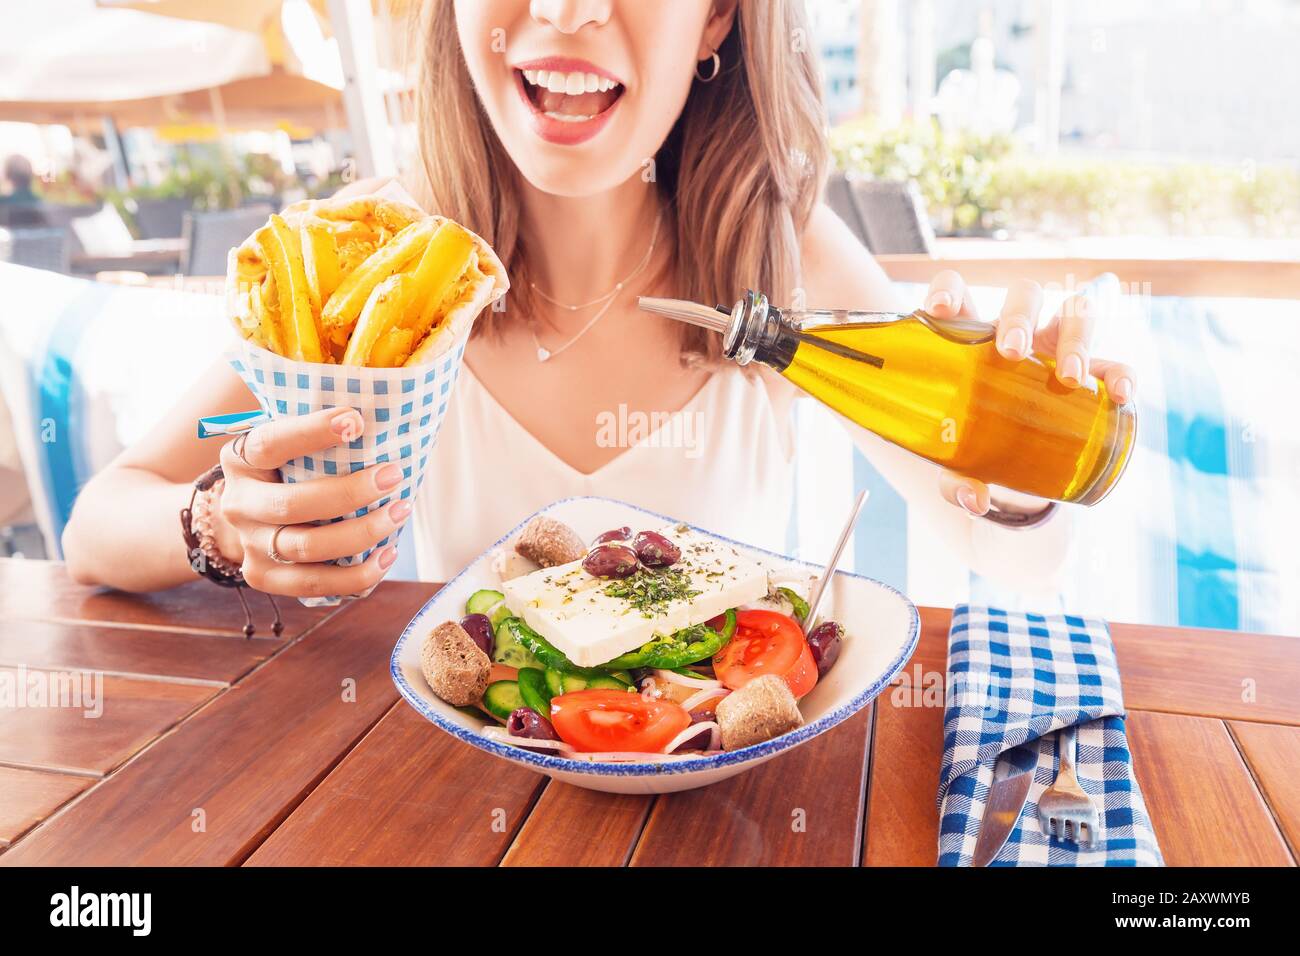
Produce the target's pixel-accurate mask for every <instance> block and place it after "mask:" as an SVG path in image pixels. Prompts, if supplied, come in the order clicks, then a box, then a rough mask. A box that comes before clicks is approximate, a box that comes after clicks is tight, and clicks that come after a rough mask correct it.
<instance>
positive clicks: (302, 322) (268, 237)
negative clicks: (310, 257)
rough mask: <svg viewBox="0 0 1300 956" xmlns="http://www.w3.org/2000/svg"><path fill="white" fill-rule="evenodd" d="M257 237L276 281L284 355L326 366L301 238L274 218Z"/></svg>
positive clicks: (287, 225)
mask: <svg viewBox="0 0 1300 956" xmlns="http://www.w3.org/2000/svg"><path fill="white" fill-rule="evenodd" d="M255 235H256V236H257V237H258V244H259V245H260V246H261V247H262V254H263V255H264V256H265V257H266V261H267V263H268V264H269V265H270V267H271V275H273V276H274V277H275V286H276V290H277V293H278V298H279V306H280V320H281V323H282V325H283V328H284V333H285V335H284V339H285V345H286V347H287V352H285V353H283V354H285V356H286V357H287V358H291V359H296V360H297V361H300V362H323V361H324V360H325V355H324V353H323V352H322V350H321V343H320V336H319V334H318V333H317V331H316V319H315V317H314V316H313V315H312V310H311V299H310V298H309V296H308V293H307V272H306V268H305V267H304V266H303V261H302V246H301V245H300V243H299V241H298V234H297V233H296V232H294V231H293V230H292V229H290V228H289V224H288V223H286V222H285V221H284V219H283V218H281V217H280V216H276V215H272V216H271V220H270V222H269V223H267V225H265V226H263V227H262V228H261V229H259V230H258V231H257V232H256V233H255Z"/></svg>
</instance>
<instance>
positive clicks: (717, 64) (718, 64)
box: [695, 50, 722, 83]
mask: <svg viewBox="0 0 1300 956" xmlns="http://www.w3.org/2000/svg"><path fill="white" fill-rule="evenodd" d="M712 59H713V72H712V73H710V74H709V75H708V76H702V75H700V63H703V62H705V61H704V60H700V63H696V64H695V78H696V79H697V80H699V81H700V82H701V83H712V82H713V81H714V80H716V79H717V78H718V74H719V73H720V72H722V58H721V57H719V56H718V51H717V50H714V51H713V57H712Z"/></svg>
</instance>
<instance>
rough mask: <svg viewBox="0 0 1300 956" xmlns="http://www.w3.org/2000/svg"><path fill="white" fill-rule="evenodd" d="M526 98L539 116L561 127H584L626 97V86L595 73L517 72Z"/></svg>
mask: <svg viewBox="0 0 1300 956" xmlns="http://www.w3.org/2000/svg"><path fill="white" fill-rule="evenodd" d="M515 73H516V75H517V76H519V78H520V80H521V83H522V88H523V91H524V95H525V97H527V99H528V102H529V103H530V104H531V105H532V107H533V109H535V110H536V111H537V112H538V113H540V114H542V115H543V116H546V117H547V118H549V119H553V120H556V121H558V122H561V123H585V122H587V121H589V120H593V119H595V118H596V117H598V116H600V115H601V114H603V113H605V112H606V111H608V110H609V109H610V107H612V106H613V105H614V104H615V103H616V102H618V99H619V97H620V96H622V95H623V85H622V84H621V83H617V82H615V81H614V80H611V79H609V78H608V77H604V76H598V75H597V74H595V73H583V72H569V73H564V72H560V71H558V70H515Z"/></svg>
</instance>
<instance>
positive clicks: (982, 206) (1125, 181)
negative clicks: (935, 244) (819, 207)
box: [831, 121, 1300, 237]
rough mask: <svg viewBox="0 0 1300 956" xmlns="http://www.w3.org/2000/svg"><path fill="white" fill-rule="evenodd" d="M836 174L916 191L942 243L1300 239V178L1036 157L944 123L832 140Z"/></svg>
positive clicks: (842, 132)
mask: <svg viewBox="0 0 1300 956" xmlns="http://www.w3.org/2000/svg"><path fill="white" fill-rule="evenodd" d="M831 146H832V152H833V155H834V159H835V162H836V165H837V166H838V167H839V168H840V169H841V170H843V171H845V172H847V173H850V174H853V175H858V176H867V177H870V178H873V179H885V180H909V179H910V180H913V181H915V182H916V184H917V186H918V188H919V189H920V191H921V195H922V196H923V197H924V198H925V201H926V204H927V206H928V208H929V210H930V215H931V217H932V219H933V220H934V226H935V230H936V232H938V233H939V234H941V235H945V234H946V235H952V234H960V233H969V232H974V231H984V232H987V231H989V230H993V229H999V228H1005V229H1007V230H1008V231H1010V232H1013V233H1021V234H1024V233H1034V234H1039V235H1060V236H1078V235H1118V234H1157V235H1160V234H1163V235H1174V236H1196V235H1225V236H1261V237H1274V236H1276V237H1283V236H1288V235H1295V234H1296V232H1297V231H1298V230H1300V168H1297V167H1295V166H1286V165H1260V166H1256V165H1254V164H1237V165H1229V164H1214V163H1186V162H1178V163H1173V162H1170V163H1158V162H1151V161H1147V162H1138V161H1133V160H1127V159H1109V158H1095V157H1091V156H1081V155H1077V154H1076V155H1070V154H1068V153H1067V154H1058V155H1055V156H1039V155H1030V154H1028V153H1026V152H1024V151H1023V150H1021V149H1019V148H1017V146H1016V144H1015V142H1014V140H1012V139H1011V138H1009V137H979V136H971V135H968V134H951V133H945V132H943V131H942V130H941V129H939V127H938V125H937V124H935V123H910V124H905V125H903V126H900V127H897V128H895V129H890V130H881V129H878V128H876V127H875V126H873V125H871V124H870V123H866V122H860V121H859V122H853V123H849V124H845V125H844V126H841V127H837V128H836V129H835V130H832V133H831Z"/></svg>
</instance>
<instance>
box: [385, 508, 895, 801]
mask: <svg viewBox="0 0 1300 956" xmlns="http://www.w3.org/2000/svg"><path fill="white" fill-rule="evenodd" d="M571 501H603V502H609V503H610V504H615V505H618V506H620V507H624V508H630V509H631V510H633V511H638V512H640V513H641V514H644V515H648V516H650V517H652V518H655V519H658V520H660V521H665V522H670V523H671V522H675V523H678V524H686V525H687V526H688V527H690V528H693V529H694V530H696V531H700V532H703V533H704V534H708V535H712V536H713V537H715V538H717V539H718V540H720V541H726V542H727V543H728V544H733V545H736V546H738V547H741V548H745V549H747V550H750V551H754V552H757V553H758V554H763V555H766V556H768V557H770V558H777V559H779V560H781V561H784V562H787V563H789V564H791V565H796V566H798V567H803V568H811V569H812V570H813V571H821V566H820V565H816V564H810V563H809V562H807V561H800V560H798V559H797V558H792V557H790V556H789V555H784V554H780V553H778V552H776V551H768V550H767V549H765V548H757V547H754V546H753V545H751V544H745V543H744V542H742V541H736V540H734V539H732V538H728V537H725V536H724V535H720V534H715V533H714V532H712V531H709V530H707V529H705V528H697V527H696V526H695V525H692V524H690V523H689V522H681V521H678V520H677V519H676V518H670V517H668V516H667V515H662V514H659V513H658V512H656V511H650V510H649V509H646V508H641V507H638V506H637V505H633V504H628V503H627V502H626V501H619V500H618V499H617V498H604V497H600V496H595V495H578V496H574V497H570V498H561V499H560V500H558V501H553V502H551V503H550V504H549V505H547V506H546V507H545V508H543V509H541V510H540V511H537V512H534V513H533V514H531V515H529V516H528V517H527V518H525V519H524V520H523V521H521V522H519V524H517V525H515V526H514V527H513V528H511V529H510V530H509V531H507V532H506V533H505V534H504V535H502V536H501V537H500V538H499V539H497V540H496V541H495V542H493V543H492V544H491V545H489V546H488V548H487V549H486V550H487V551H492V550H493V549H494V548H499V547H501V545H503V544H505V542H506V541H508V540H510V539H511V538H513V537H514V536H515V535H516V534H518V533H519V532H520V531H521V530H523V527H524V526H525V525H526V524H528V522H529V521H532V520H533V518H535V517H536V516H537V515H539V514H545V513H546V512H548V511H550V510H552V509H553V508H555V507H556V506H557V505H562V504H566V503H568V502H571ZM485 553H486V552H485ZM477 562H478V559H477V558H476V559H475V560H474V561H472V562H470V565H469V566H468V567H466V568H465V569H464V570H462V571H461V572H460V573H459V574H457V575H456V576H455V577H454V578H452V579H451V580H450V581H448V582H447V583H446V584H445V585H443V590H445V589H446V588H449V587H451V586H452V585H453V584H455V583H456V582H457V581H459V580H460V579H461V578H462V577H464V576H465V574H467V573H468V572H469V569H470V567H473V565H474V564H476V563H477ZM836 574H837V575H843V576H844V577H846V578H856V579H857V580H860V581H868V582H870V583H871V584H874V585H876V586H877V587H879V588H881V589H883V590H885V591H888V592H889V593H890V594H893V595H895V596H896V597H898V598H899V599H900V600H901V601H902V602H903V603H904V604H905V605H907V609H908V612H909V615H910V618H911V620H910V622H909V624H908V635H907V642H906V644H905V645H904V647H903V649H902V651H901V652H900V653H899V654H898V656H897V657H895V658H894V660H893V661H891V662H890V664H889V666H888V667H887V668H885V672H884V673H883V674H881V675H880V677H879V678H878V679H877V680H876V681H874V682H873V683H872V684H870V685H869V686H867V687H866V688H864V689H863V690H862V691H861V692H859V693H858V694H856V695H854V697H853V699H852V700H850V701H849V702H848V703H847V704H844V705H842V706H840V707H837V708H836V709H835V710H833V711H831V712H830V713H829V714H823V715H822V716H821V717H818V718H817V719H816V720H814V721H813V722H812V723H808V724H804V725H803V726H802V727H799V728H798V729H796V730H792V731H790V732H789V733H787V734H782V735H781V736H780V737H773V738H772V739H771V740H765V741H763V742H762V743H757V744H753V745H751V746H749V747H742V748H741V749H740V750H727V751H724V752H722V753H719V754H714V755H712V756H708V757H686V758H683V759H682V760H673V761H664V762H661V763H630V762H629V763H595V762H592V761H587V760H570V759H568V758H567V757H553V756H551V755H549V754H539V753H534V752H533V751H531V750H523V749H521V748H519V747H515V746H512V745H510V744H502V743H498V742H496V741H495V740H490V739H488V738H487V737H484V736H483V735H482V734H481V733H478V732H477V731H473V730H468V729H466V728H465V727H462V726H460V725H459V724H456V723H453V722H452V721H449V720H447V719H446V718H445V717H443V716H442V714H440V713H438V711H437V710H435V709H434V708H433V707H432V706H431V705H430V704H429V702H428V701H427V700H425V698H424V696H423V695H422V694H420V693H419V692H417V691H416V690H415V688H414V687H412V686H411V684H410V682H409V681H407V679H406V675H405V674H403V673H402V665H401V660H400V658H401V656H402V650H403V648H404V647H405V645H406V642H407V641H408V640H409V639H410V638H411V637H412V635H413V633H414V630H415V624H416V622H417V621H419V620H420V619H421V618H422V617H423V616H424V613H425V611H427V610H428V609H429V607H430V605H432V604H433V603H434V602H436V601H437V600H438V594H441V593H442V591H439V592H438V594H435V595H434V596H433V597H431V598H429V600H428V601H426V602H425V603H424V606H423V607H421V608H420V610H419V611H417V612H416V614H415V616H414V617H413V618H411V622H410V623H409V624H407V625H406V628H405V629H404V630H403V631H402V635H401V637H399V638H398V639H397V644H396V646H395V647H394V648H393V656H392V658H391V659H390V660H389V672H390V673H391V674H392V677H393V683H394V684H396V685H397V689H398V691H399V692H400V693H401V695H402V697H403V698H405V700H406V702H407V703H408V704H410V705H411V706H412V707H414V708H415V710H416V711H417V712H418V713H420V714H422V715H423V716H424V717H425V718H427V719H428V720H430V721H432V722H433V723H434V724H436V725H437V726H438V727H440V728H441V729H442V730H445V731H446V732H447V733H449V734H451V735H452V736H453V737H455V738H456V739H458V740H462V741H464V742H465V743H467V744H469V745H470V746H472V747H477V748H478V749H479V750H486V751H487V752H488V753H490V754H495V755H496V756H498V757H504V758H506V759H507V760H513V761H515V762H517V763H524V764H528V765H530V766H533V767H536V768H537V769H538V770H542V771H548V770H554V771H564V772H566V773H586V774H592V775H594V776H604V777H650V776H660V775H664V774H677V773H694V772H696V771H700V770H715V769H718V768H720V767H728V766H731V765H733V764H737V763H745V762H747V761H750V760H755V759H758V758H760V757H768V756H771V755H773V754H778V753H780V752H781V751H783V750H788V749H790V748H791V747H794V746H796V745H797V744H801V743H803V742H804V741H805V740H809V739H811V738H813V737H816V736H817V735H818V734H820V733H822V732H823V731H826V730H829V729H830V728H831V727H834V726H835V725H836V724H839V723H842V722H843V721H845V720H847V719H848V718H850V717H852V716H853V715H854V714H855V713H857V712H858V711H859V710H861V709H862V708H863V707H865V706H866V705H867V704H868V703H870V702H871V700H872V699H873V698H875V697H876V695H878V694H879V693H880V692H881V691H882V690H884V689H885V688H886V687H887V686H889V682H890V681H892V680H893V679H894V678H895V677H896V676H897V675H898V672H899V671H901V670H902V669H903V665H904V664H906V663H907V661H908V659H909V658H910V657H911V656H912V652H913V651H914V650H916V642H917V640H918V639H919V638H920V634H921V615H920V614H919V613H918V612H917V610H916V605H915V604H913V603H912V602H911V601H909V600H908V599H907V596H906V595H905V594H903V593H902V592H901V591H899V590H898V589H897V588H894V587H891V586H890V585H888V584H885V583H884V582H882V581H877V580H876V579H875V578H869V577H867V576H866V575H863V574H854V573H852V572H850V571H837V572H836Z"/></svg>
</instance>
